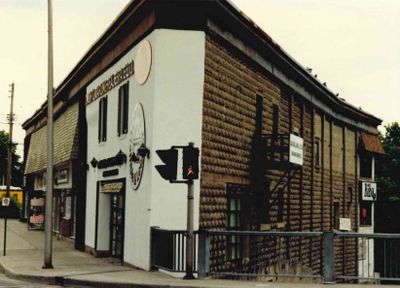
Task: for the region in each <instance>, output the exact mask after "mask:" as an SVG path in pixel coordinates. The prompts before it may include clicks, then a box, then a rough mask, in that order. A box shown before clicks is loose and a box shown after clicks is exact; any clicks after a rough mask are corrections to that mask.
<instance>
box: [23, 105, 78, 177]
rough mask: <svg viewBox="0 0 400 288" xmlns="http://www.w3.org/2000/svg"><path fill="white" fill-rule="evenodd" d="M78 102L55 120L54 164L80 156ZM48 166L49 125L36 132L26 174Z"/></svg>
mask: <svg viewBox="0 0 400 288" xmlns="http://www.w3.org/2000/svg"><path fill="white" fill-rule="evenodd" d="M78 108H79V107H78V103H76V104H74V105H73V106H71V107H69V108H68V109H67V110H66V111H65V112H64V113H62V114H61V115H60V117H58V118H57V119H56V120H55V121H54V126H53V127H54V166H56V165H58V164H61V163H65V162H67V161H69V160H72V159H76V158H78V112H79V110H78ZM46 166H47V125H46V126H44V127H42V128H40V129H39V130H38V131H36V132H34V133H33V134H32V136H31V141H30V145H29V150H28V157H27V159H26V165H25V174H30V173H34V172H39V171H43V170H45V169H46Z"/></svg>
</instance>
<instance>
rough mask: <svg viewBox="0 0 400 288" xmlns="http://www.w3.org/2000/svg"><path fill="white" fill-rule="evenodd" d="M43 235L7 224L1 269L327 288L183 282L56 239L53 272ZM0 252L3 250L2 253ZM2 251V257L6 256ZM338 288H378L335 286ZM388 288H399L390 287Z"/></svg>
mask: <svg viewBox="0 0 400 288" xmlns="http://www.w3.org/2000/svg"><path fill="white" fill-rule="evenodd" d="M3 229H4V221H3V220H0V238H1V240H0V245H1V246H0V247H1V248H2V247H3V235H4V234H3V231H4V230H3ZM43 246H44V233H43V232H41V231H28V230H27V228H26V224H25V223H21V222H19V221H18V220H8V229H7V255H6V256H0V268H1V269H2V271H4V273H5V274H6V275H7V276H9V277H11V278H16V279H21V280H29V281H34V282H42V283H46V284H56V283H57V284H61V285H62V284H65V285H88V286H96V287H199V288H200V287H221V288H224V287H229V288H236V287H238V288H239V287H259V288H260V287H265V288H267V287H271V288H272V287H277V288H289V287H296V288H302V287H304V288H305V287H315V288H318V287H326V285H324V284H311V283H276V282H261V281H236V280H214V279H205V280H183V279H179V278H173V277H171V276H168V275H166V274H164V273H161V272H147V271H141V270H137V269H134V268H130V267H125V266H122V265H121V264H118V263H114V262H113V261H111V260H109V259H108V258H95V257H94V256H92V255H89V254H88V253H84V252H80V251H77V250H75V249H74V247H73V243H72V242H71V241H69V240H57V239H56V238H53V266H54V269H42V268H41V267H42V265H43V259H44V253H43ZM1 248H0V249H1ZM2 252H3V251H1V255H3V253H2ZM334 286H337V287H342V286H346V287H362V288H367V287H377V286H378V285H343V284H337V285H334ZM385 287H398V286H389V285H385Z"/></svg>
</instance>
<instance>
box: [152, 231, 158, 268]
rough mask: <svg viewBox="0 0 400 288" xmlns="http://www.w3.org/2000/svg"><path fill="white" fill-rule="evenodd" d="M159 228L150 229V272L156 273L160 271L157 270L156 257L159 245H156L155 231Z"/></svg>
mask: <svg viewBox="0 0 400 288" xmlns="http://www.w3.org/2000/svg"><path fill="white" fill-rule="evenodd" d="M156 229H157V227H151V228H150V270H151V271H156V270H158V269H157V268H156V266H155V265H156V255H157V251H156V250H157V245H156V243H155V241H156V237H155V235H154V234H155V231H156Z"/></svg>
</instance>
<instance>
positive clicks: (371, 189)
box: [361, 181, 378, 201]
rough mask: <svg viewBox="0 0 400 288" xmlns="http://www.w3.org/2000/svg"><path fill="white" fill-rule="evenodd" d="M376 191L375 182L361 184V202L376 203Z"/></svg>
mask: <svg viewBox="0 0 400 288" xmlns="http://www.w3.org/2000/svg"><path fill="white" fill-rule="evenodd" d="M377 196H378V194H377V189H376V183H375V182H367V181H362V182H361V200H363V201H376V199H377Z"/></svg>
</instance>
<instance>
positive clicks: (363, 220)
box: [360, 202, 372, 225]
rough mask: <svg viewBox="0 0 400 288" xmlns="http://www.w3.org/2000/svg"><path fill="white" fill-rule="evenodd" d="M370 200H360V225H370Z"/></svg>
mask: <svg viewBox="0 0 400 288" xmlns="http://www.w3.org/2000/svg"><path fill="white" fill-rule="evenodd" d="M371 206H372V205H371V202H360V225H372V219H371V218H372V217H371Z"/></svg>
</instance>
